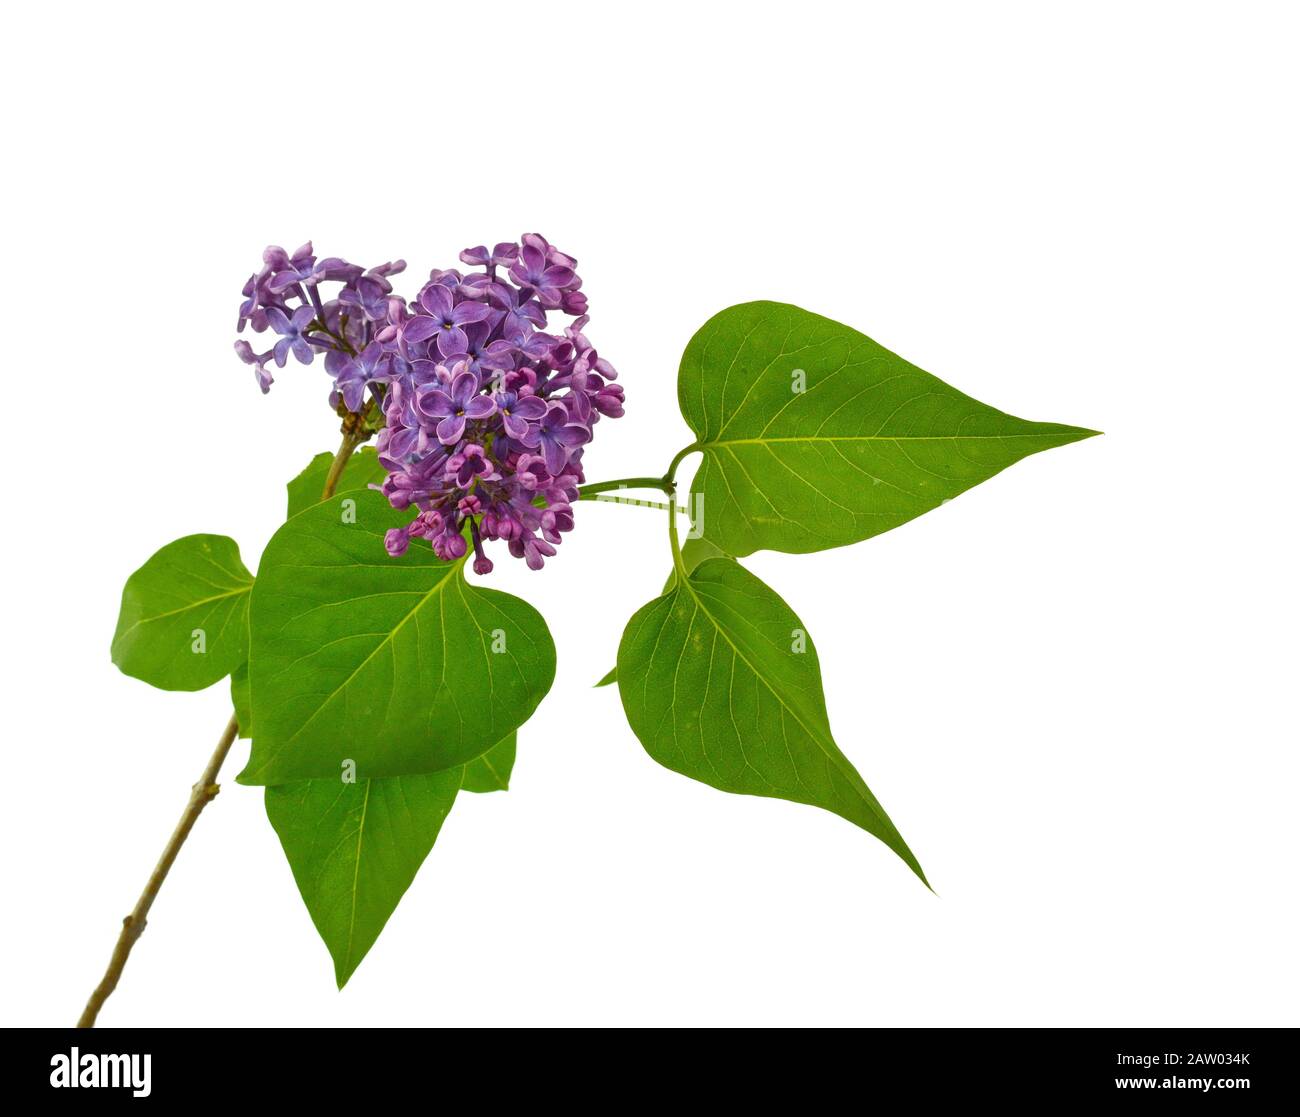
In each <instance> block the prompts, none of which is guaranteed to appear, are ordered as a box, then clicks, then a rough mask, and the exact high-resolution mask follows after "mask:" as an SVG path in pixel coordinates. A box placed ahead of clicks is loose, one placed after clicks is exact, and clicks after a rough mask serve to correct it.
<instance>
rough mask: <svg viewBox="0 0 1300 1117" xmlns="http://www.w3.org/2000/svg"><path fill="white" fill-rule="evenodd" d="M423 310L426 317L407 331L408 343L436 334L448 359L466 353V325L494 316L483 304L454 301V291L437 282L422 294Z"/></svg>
mask: <svg viewBox="0 0 1300 1117" xmlns="http://www.w3.org/2000/svg"><path fill="white" fill-rule="evenodd" d="M420 309H421V310H422V311H423V312H424V316H422V317H419V318H416V319H415V320H414V321H413V322H412V323H411V326H410V328H409V329H408V330H407V332H406V340H407V341H408V342H412V341H415V342H419V341H426V340H428V339H429V338H430V337H433V336H434V335H435V334H436V335H437V338H438V352H439V353H441V354H442V355H443V356H444V357H452V356H455V355H456V354H458V353H464V352H465V347H466V344H467V341H466V338H465V331H464V330H463V329H461V327H462V326H466V325H468V324H469V323H470V322H481V321H483V319H484V318H486V317H487V316H488V315H489V313H491V312H490V311H489V310H488V308H487V307H486V306H484V305H483V304H482V303H479V302H473V301H471V300H466V301H464V302H461V303H457V302H455V301H454V299H453V296H452V293H451V291H450V290H449V289H448V288H447V287H445V286H443V284H441V283H439V282H437V281H434V282H432V283H430V284H428V285H427V286H426V287H425V288H424V290H423V291H421V292H420Z"/></svg>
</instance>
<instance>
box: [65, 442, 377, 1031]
mask: <svg viewBox="0 0 1300 1117" xmlns="http://www.w3.org/2000/svg"><path fill="white" fill-rule="evenodd" d="M367 437H369V436H368V435H366V434H364V433H362V432H359V431H345V432H344V435H343V443H342V445H340V446H339V450H338V453H337V454H335V455H334V460H333V461H332V462H331V463H330V471H329V474H328V475H327V476H326V478H325V490H324V492H322V493H321V500H328V499H329V498H330V497H331V496H333V495H334V489H335V487H336V486H337V485H338V483H339V477H341V476H342V474H343V467H344V466H345V465H347V464H348V459H349V458H350V457H351V456H352V452H353V451H354V450H355V449H356V448H357V447H358V446H360V445H361V443H363V442H364V441H365V440H366V438H367ZM238 735H239V722H238V721H237V720H236V718H235V716H234V715H233V714H232V715H231V717H230V720H229V721H228V722H227V723H226V728H225V730H223V732H222V734H221V739H220V740H219V741H218V742H217V747H216V750H215V751H214V752H213V754H212V755H211V756H210V757H209V758H208V763H207V765H206V767H204V769H203V774H202V775H201V776H199V781H198V783H196V784H195V785H194V786H193V787H192V788H191V789H190V800H189V802H188V803H187V804H186V805H185V811H184V813H183V814H182V815H181V818H180V821H179V822H178V823H177V824H176V829H175V830H173V831H172V836H171V837H170V838H169V839H168V840H167V845H166V846H165V847H164V848H163V852H162V856H161V857H160V858H158V864H157V865H155V866H154V870H153V872H152V873H150V874H149V879H148V881H147V882H146V883H145V886H144V891H143V892H141V893H140V898H139V899H138V900H136V902H135V907H133V908H132V909H131V914H130V915H128V916H127V917H126V918H125V919H123V920H122V931H121V933H120V934H119V935H118V936H117V943H116V945H115V946H114V947H113V954H112V957H111V958H109V960H108V968H107V969H106V970H105V971H104V976H103V977H102V978H101V979H100V981H99V984H98V985H96V986H95V991H94V992H93V993H91V994H90V1000H88V1001H87V1002H86V1007H85V1008H84V1009H83V1010H82V1013H81V1017H80V1019H78V1021H77V1027H78V1028H93V1027H94V1026H95V1020H96V1018H97V1017H98V1016H99V1010H100V1009H101V1008H103V1007H104V1002H105V1001H106V1000H108V998H109V997H110V996H111V995H112V993H113V990H114V989H116V988H117V983H118V979H119V978H121V976H122V970H123V969H125V968H126V960H127V959H128V958H129V957H130V956H131V949H132V947H134V946H135V944H136V942H137V941H138V940H139V938H140V936H141V935H142V934H144V929H145V925H146V923H147V922H148V916H149V909H150V908H152V907H153V902H154V900H156V899H157V898H158V892H159V890H160V889H161V888H162V886H163V881H165V880H166V879H167V874H168V873H169V872H171V867H172V865H173V864H175V862H176V855H177V854H179V853H180V851H181V846H183V845H184V844H185V839H186V838H188V837H189V836H190V831H191V830H192V829H193V828H194V824H195V822H197V821H198V818H199V814H200V813H201V812H202V810H203V808H204V807H206V806H207V805H208V804H209V803H210V802H212V800H213V799H215V798H216V796H217V792H218V791H220V790H221V788H220V787H219V786H218V785H217V777H218V776H219V775H220V774H221V766H222V765H223V764H224V763H225V762H226V756H227V754H228V753H229V752H230V746H231V745H233V744H234V743H235V738H236V737H237V736H238Z"/></svg>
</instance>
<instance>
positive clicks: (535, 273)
mask: <svg viewBox="0 0 1300 1117" xmlns="http://www.w3.org/2000/svg"><path fill="white" fill-rule="evenodd" d="M510 276H511V278H512V279H514V280H515V282H516V283H518V284H519V285H520V286H521V287H531V288H532V289H533V290H535V291H536V292H537V296H538V298H539V299H540V300H541V303H542V305H543V306H544V307H549V308H554V307H558V306H559V305H560V299H561V298H562V296H563V295H564V292H565V289H566V288H571V287H573V285H574V281H575V280H576V279H577V276H576V275H575V274H574V271H573V269H572V268H571V267H567V266H565V265H563V264H548V262H547V259H546V253H545V252H544V251H543V250H542V249H540V248H538V247H537V246H536V245H534V244H525V245H524V246H523V248H522V249H520V251H519V259H518V260H517V261H515V263H514V265H513V266H512V267H511V268H510Z"/></svg>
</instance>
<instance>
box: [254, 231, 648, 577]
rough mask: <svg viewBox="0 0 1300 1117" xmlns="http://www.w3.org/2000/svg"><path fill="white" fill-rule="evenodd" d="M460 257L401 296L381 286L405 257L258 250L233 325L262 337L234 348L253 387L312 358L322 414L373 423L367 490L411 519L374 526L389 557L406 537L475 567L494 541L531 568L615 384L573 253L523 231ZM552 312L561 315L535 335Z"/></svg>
mask: <svg viewBox="0 0 1300 1117" xmlns="http://www.w3.org/2000/svg"><path fill="white" fill-rule="evenodd" d="M460 262H461V263H462V264H464V265H466V266H467V268H469V269H472V270H467V271H462V270H461V269H458V268H449V269H434V270H433V271H431V272H430V273H429V279H428V281H427V282H426V283H425V284H424V286H423V287H422V288H421V289H420V290H419V291H418V292H417V293H416V295H415V297H414V298H413V299H410V300H407V299H404V298H401V297H400V296H397V295H395V294H394V292H393V287H392V284H391V283H390V282H389V279H390V277H391V276H394V275H397V274H398V273H400V272H401V271H403V270H404V269H405V267H406V264H405V262H404V261H401V260H397V261H394V262H390V263H386V264H381V265H379V266H378V267H374V268H370V269H369V270H366V269H363V268H361V267H359V266H356V265H353V264H350V263H348V262H347V261H346V260H343V259H340V258H338V257H326V258H323V259H318V258H317V257H316V256H315V254H314V251H313V248H312V245H311V243H310V242H309V243H307V244H305V245H303V246H302V247H300V248H298V249H296V250H295V251H294V252H292V253H289V252H286V251H285V250H284V249H283V248H279V247H276V246H272V247H270V248H268V249H267V250H266V252H265V253H264V254H263V257H262V267H261V269H260V270H259V271H257V272H255V273H254V274H253V275H252V276H250V277H249V279H248V282H247V283H246V284H245V285H244V291H243V294H244V301H243V303H242V304H241V306H240V309H239V322H238V328H239V331H240V332H243V330H244V329H245V328H246V327H249V326H251V327H252V330H253V332H254V333H259V334H260V333H266V332H268V331H269V332H270V333H271V334H273V335H274V336H275V341H274V342H273V343H272V344H271V345H270V347H269V348H268V349H267V350H266V351H265V352H263V353H258V352H257V351H256V350H255V349H254V347H253V346H252V345H251V344H250V343H249V342H248V341H247V340H244V339H240V340H238V341H236V343H235V350H236V352H237V353H238V355H239V357H240V358H241V359H242V360H243V361H244V362H245V363H247V364H249V365H252V366H253V369H254V373H255V375H256V378H257V382H258V385H259V386H260V387H261V389H262V391H263V392H266V391H268V390H269V389H270V386H271V384H272V382H273V377H272V373H271V371H270V367H269V366H270V365H271V364H272V363H273V364H274V365H275V367H277V368H283V367H284V366H285V365H286V363H287V362H288V359H289V357H290V356H292V357H294V358H295V359H296V360H297V361H299V362H301V363H302V364H311V363H313V361H314V359H315V357H316V356H317V355H318V354H320V355H323V357H324V366H325V370H326V372H327V373H329V375H330V377H331V390H330V406H331V407H333V408H335V409H336V410H338V409H340V408H341V409H344V410H346V411H348V412H352V413H361V412H362V411H363V410H366V409H373V411H374V413H375V414H376V416H377V417H382V420H383V427H382V429H381V430H380V431H379V439H378V443H377V447H376V449H377V451H378V454H379V459H380V462H381V463H382V464H383V466H384V468H385V469H386V470H387V471H388V474H387V476H386V477H385V479H384V481H383V484H382V485H380V486H378V487H379V490H380V491H381V492H382V493H383V494H384V495H385V496H386V497H387V498H388V500H389V503H390V504H392V506H393V507H394V508H397V509H408V508H414V509H415V510H416V513H417V514H416V516H415V518H414V519H413V520H411V522H410V523H408V524H406V525H405V526H404V527H401V528H394V529H392V530H391V531H389V532H388V533H387V536H386V537H385V540H384V543H385V547H386V548H387V550H388V553H389V554H390V555H393V556H398V555H401V554H403V553H405V551H406V550H407V549H408V547H409V546H410V543H411V540H413V539H419V540H424V541H426V542H427V543H428V544H429V546H431V547H432V549H433V551H434V553H435V554H436V555H438V557H439V558H442V559H445V560H454V559H460V558H462V557H465V556H466V555H467V554H468V553H469V551H470V549H471V548H472V549H473V552H474V561H473V566H474V570H475V571H476V572H477V573H479V574H487V573H489V572H490V571H491V570H492V560H491V559H489V558H488V557H487V555H486V554H485V551H484V543H485V542H491V541H503V542H505V544H506V547H507V550H508V551H509V552H510V554H511V555H513V556H514V557H516V558H522V559H523V560H524V561H525V562H526V563H527V565H528V566H529V568H531V569H533V570H539V569H541V567H542V566H543V565H544V563H545V561H546V559H548V558H550V557H552V556H553V555H554V554H555V553H556V551H555V548H556V547H557V546H558V545H559V543H560V541H561V537H562V535H563V534H564V533H566V532H568V531H570V530H572V528H573V504H574V503H575V502H576V501H577V499H578V486H579V485H580V484H582V482H583V481H584V479H585V478H584V475H583V472H582V458H583V453H584V451H585V447H586V446H587V444H588V443H590V442H591V441H592V438H593V436H594V432H595V427H596V424H597V423H598V422H599V421H600V420H601V419H602V418H611V419H614V418H618V417H619V416H621V415H622V414H623V403H624V396H623V389H622V386H621V385H619V384H617V383H615V380H616V379H617V376H618V373H617V372H616V371H615V369H614V367H613V366H612V365H611V364H610V363H609V362H608V361H607V360H605V359H604V358H603V357H601V356H600V355H599V354H598V353H597V352H596V350H595V348H594V347H593V346H592V345H591V343H590V341H589V340H588V339H587V336H586V334H585V330H586V327H587V324H588V321H589V315H588V304H587V297H586V295H585V294H584V293H583V291H582V290H581V288H582V280H581V278H580V277H579V276H578V273H577V271H576V267H577V261H576V260H575V259H574V258H573V257H572V256H568V255H566V254H565V253H563V252H561V251H560V250H559V249H558V248H556V247H555V246H554V245H552V244H550V243H549V242H548V241H547V240H546V239H545V238H544V237H542V236H540V235H538V234H536V233H527V234H525V235H524V236H523V237H522V238H521V239H520V241H519V242H517V243H516V242H504V243H500V244H497V245H495V246H493V247H492V248H490V249H489V248H488V247H487V246H486V245H479V246H477V247H474V248H467V249H465V251H463V252H462V253H461V254H460ZM326 284H329V285H331V286H332V285H333V284H338V288H337V290H333V291H332V292H330V291H329V289H328V288H326V286H325V285H326ZM327 293H328V294H329V297H328V298H327V297H326V295H327ZM557 313H559V314H563V315H566V316H568V317H569V318H571V319H572V321H571V322H569V323H568V324H567V325H566V326H564V327H563V329H562V330H561V331H560V332H548V326H549V324H550V316H552V315H554V314H557Z"/></svg>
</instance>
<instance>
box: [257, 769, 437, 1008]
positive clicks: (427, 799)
mask: <svg viewBox="0 0 1300 1117" xmlns="http://www.w3.org/2000/svg"><path fill="white" fill-rule="evenodd" d="M460 780H461V769H459V768H454V769H451V770H449V771H446V772H435V773H432V774H430V775H423V776H393V777H390V778H388V779H372V780H359V781H358V782H356V783H343V782H342V781H341V780H339V779H338V778H335V779H327V780H324V779H323V780H303V781H301V782H299V783H291V784H284V785H282V786H280V787H268V788H267V789H266V814H267V817H268V818H270V820H271V825H272V826H273V827H275V832H276V834H278V835H279V837H280V844H281V845H282V846H283V847H284V855H285V857H287V858H288V860H289V866H290V868H291V869H292V870H293V877H294V880H296V881H297V882H298V891H299V892H301V893H302V898H303V900H304V902H305V903H306V904H307V910H308V911H309V912H310V913H311V918H312V922H313V923H315V924H316V930H317V931H318V932H320V937H321V938H322V939H324V940H325V945H326V946H327V947H328V948H329V952H330V955H331V956H332V957H333V959H334V976H335V979H336V980H337V981H338V985H339V988H340V989H341V988H343V985H344V983H345V982H346V981H347V980H348V978H349V977H351V976H352V973H353V971H354V970H355V969H356V968H357V966H358V965H360V963H361V959H362V958H364V957H365V956H366V951H368V950H369V949H370V948H371V946H373V945H374V942H375V940H376V939H377V938H378V937H379V932H380V931H382V930H383V929H384V924H385V923H387V922H388V917H389V916H390V915H392V913H393V910H394V909H395V908H396V907H397V903H398V901H399V900H401V898H402V895H403V894H404V893H405V892H406V890H407V888H408V887H409V886H410V884H411V881H413V880H414V879H415V874H416V872H417V871H418V870H419V868H420V865H421V864H422V863H423V861H424V859H425V857H426V856H427V855H428V853H429V850H431V849H432V848H433V843H434V841H435V839H436V838H437V837H438V831H439V829H441V827H442V823H443V819H445V818H446V817H447V812H448V811H450V810H451V807H452V803H453V802H455V799H456V792H457V790H458V789H459V787H460Z"/></svg>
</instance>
